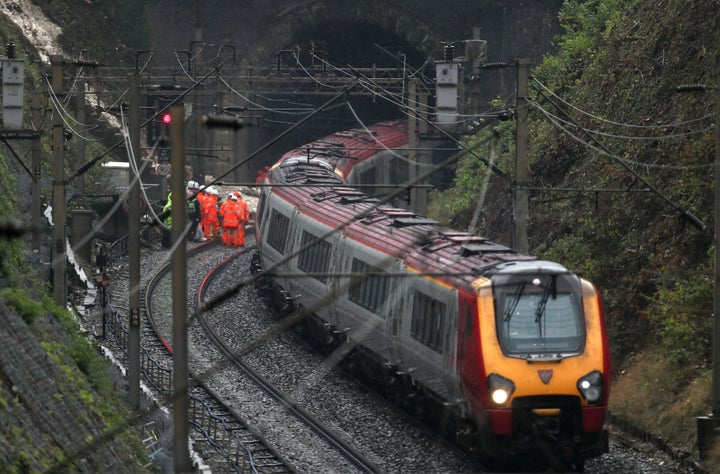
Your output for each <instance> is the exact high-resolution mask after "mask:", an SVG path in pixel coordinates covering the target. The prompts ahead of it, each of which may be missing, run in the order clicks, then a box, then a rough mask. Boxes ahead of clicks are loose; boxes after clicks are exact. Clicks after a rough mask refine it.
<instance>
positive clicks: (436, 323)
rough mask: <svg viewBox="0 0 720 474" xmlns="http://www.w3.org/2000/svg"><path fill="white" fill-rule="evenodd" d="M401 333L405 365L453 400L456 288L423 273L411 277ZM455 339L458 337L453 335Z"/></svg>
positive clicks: (426, 383) (429, 385)
mask: <svg viewBox="0 0 720 474" xmlns="http://www.w3.org/2000/svg"><path fill="white" fill-rule="evenodd" d="M409 280H411V287H410V289H409V291H408V292H407V293H408V298H407V299H406V301H407V304H406V305H405V306H404V310H403V313H402V315H403V316H402V327H401V332H400V339H401V347H402V359H403V366H404V368H405V370H406V371H410V372H412V375H413V378H414V379H415V380H417V381H418V382H419V383H420V384H422V385H423V386H424V387H426V388H428V389H430V390H431V391H433V392H435V393H437V394H439V395H440V396H442V397H444V398H445V399H450V391H449V390H448V387H447V385H446V376H447V375H446V371H447V367H446V365H447V364H446V360H447V357H448V353H449V345H450V337H449V328H450V325H451V324H450V322H449V320H450V319H453V311H457V304H456V303H454V302H453V295H454V293H453V289H452V288H450V287H448V286H446V285H443V284H441V283H439V282H437V281H435V280H432V279H430V278H426V277H423V276H420V275H417V274H415V275H411V276H409ZM453 340H454V338H453Z"/></svg>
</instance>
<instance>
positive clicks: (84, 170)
mask: <svg viewBox="0 0 720 474" xmlns="http://www.w3.org/2000/svg"><path fill="white" fill-rule="evenodd" d="M221 66H222V64H219V65H218V66H215V68H213V70H211V71H210V72H208V73H207V74H205V75H204V76H203V77H202V78H201V79H200V80H199V81H197V82H196V83H194V84H192V85H191V86H190V87H188V88H187V89H185V91H183V92H182V93H181V94H179V95H178V96H177V97H175V98H174V99H173V100H171V101H170V102H169V103H168V104H167V107H171V106H172V105H174V104H176V103H178V102H179V101H180V100H182V99H183V98H184V97H185V96H186V95H188V94H189V93H190V92H192V90H193V89H194V88H195V87H197V86H198V84H201V83H202V81H203V80H204V79H206V78H208V77H210V76H211V75H212V74H214V73H216V72H217V71H219V69H220V67H221ZM160 113H161V111H157V112H155V113H154V114H153V115H152V116H151V117H150V118H148V119H147V120H145V121H144V122H143V123H142V124H140V128H142V127H144V126H146V125H147V124H148V123H150V122H152V121H153V120H155V119H156V118H157V117H158V116H159V115H160ZM123 143H125V138H122V139H120V140H118V141H117V142H115V143H114V144H113V145H112V146H110V147H108V149H107V150H105V151H104V152H103V153H101V154H99V155H98V156H96V157H95V158H93V159H92V160H90V161H88V162H87V163H85V164H84V165H83V166H81V167H80V169H78V170H77V171H76V172H75V174H74V175H72V176H71V177H70V178H69V181H72V180H74V179H75V178H77V177H78V176H80V175H83V174H85V173H87V172H88V171H89V170H90V168H92V167H93V166H95V165H96V164H97V163H98V162H99V161H100V160H102V159H103V158H105V157H106V156H107V155H108V154H109V153H110V152H112V151H113V150H115V149H116V148H117V147H119V146H120V145H122V144H123Z"/></svg>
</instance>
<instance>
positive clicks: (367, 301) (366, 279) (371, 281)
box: [348, 258, 390, 317]
mask: <svg viewBox="0 0 720 474" xmlns="http://www.w3.org/2000/svg"><path fill="white" fill-rule="evenodd" d="M351 271H352V273H353V276H352V277H351V278H350V288H349V289H348V299H349V300H350V301H352V302H353V303H355V304H356V305H358V306H362V307H363V308H365V309H367V310H368V311H371V312H373V313H375V314H380V315H382V314H381V313H380V309H382V307H383V305H384V304H385V301H387V298H388V294H389V287H390V279H389V278H388V277H386V276H383V275H380V273H385V272H384V271H383V270H381V269H379V268H377V267H375V266H373V265H370V264H369V263H366V262H363V261H362V260H360V259H357V258H353V261H352V270H351ZM382 316H383V317H384V315H382Z"/></svg>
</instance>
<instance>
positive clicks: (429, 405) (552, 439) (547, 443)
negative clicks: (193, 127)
mask: <svg viewBox="0 0 720 474" xmlns="http://www.w3.org/2000/svg"><path fill="white" fill-rule="evenodd" d="M261 269H262V264H261V262H260V258H259V256H258V255H257V254H255V256H254V257H253V263H252V271H253V273H257V272H259V271H260V270H261ZM255 287H256V290H257V291H258V294H259V295H260V296H261V297H262V298H263V300H264V302H265V303H266V305H267V306H268V307H269V308H270V309H271V310H272V311H273V313H274V315H275V317H277V318H278V319H283V318H287V317H290V316H291V315H295V316H297V315H301V317H300V318H299V321H298V322H297V323H295V324H294V325H293V329H294V330H295V331H296V332H297V333H299V334H300V335H301V336H302V337H303V339H304V340H305V341H308V342H311V343H312V346H313V347H314V348H315V349H316V350H318V351H319V352H321V353H324V354H330V353H332V352H334V351H337V350H343V351H344V352H345V353H346V354H345V357H344V358H343V363H342V368H343V369H344V370H346V371H347V372H349V373H351V374H352V375H353V376H356V377H359V378H360V379H361V380H362V381H363V382H365V383H367V384H368V385H371V386H372V387H373V388H374V389H375V390H376V391H378V392H380V393H381V394H383V395H384V396H385V397H386V399H388V400H390V401H391V402H392V403H394V404H395V405H396V406H398V407H399V408H401V409H402V410H403V411H405V412H406V413H408V414H409V415H410V416H412V417H413V418H414V419H416V420H417V421H419V422H421V423H422V424H424V425H426V426H428V427H430V428H432V429H433V430H435V431H436V432H438V433H440V434H441V435H442V436H443V437H444V438H445V439H448V440H449V441H451V442H452V443H454V444H456V445H457V446H459V447H460V448H461V449H463V451H465V452H466V453H468V454H469V455H472V456H475V457H477V458H479V459H482V460H483V462H485V463H487V464H489V465H490V467H492V468H493V469H496V470H498V471H505V470H517V469H523V470H527V469H528V466H532V467H533V468H537V467H538V466H542V468H545V467H549V468H550V469H553V470H555V469H558V470H560V471H562V472H582V471H583V470H584V463H585V460H586V459H588V458H592V457H596V456H598V455H600V454H602V453H604V452H607V450H608V433H607V431H603V432H600V433H583V432H582V427H581V425H582V414H581V412H580V411H581V409H580V407H579V405H578V406H577V407H574V406H569V405H572V404H573V402H572V401H570V400H566V401H557V400H553V401H550V400H547V399H546V400H541V399H539V398H536V399H526V400H518V402H517V403H516V405H514V406H513V415H512V424H513V427H512V433H513V434H512V435H500V436H498V435H497V434H495V433H493V432H492V430H491V429H490V423H489V422H487V423H485V425H484V426H483V427H479V426H478V424H477V423H476V422H475V421H474V420H473V419H472V418H469V417H467V416H464V414H463V411H462V410H461V409H460V407H458V406H457V405H453V404H448V403H447V402H446V401H445V400H443V399H441V398H440V397H439V396H437V395H436V394H435V393H433V392H430V391H429V390H426V389H425V388H424V387H422V386H420V385H418V384H416V383H415V380H414V378H413V377H412V376H411V374H409V373H407V372H403V371H402V370H400V369H399V367H397V366H395V365H394V364H391V363H389V362H387V361H385V360H382V359H381V358H379V357H378V356H377V354H375V353H372V352H371V351H368V350H367V349H365V348H363V347H361V346H357V345H353V344H352V343H350V342H349V341H348V338H347V336H346V335H345V333H344V332H343V331H340V330H338V329H337V328H335V327H333V326H332V325H331V324H328V323H327V322H325V321H323V320H322V319H320V318H318V317H316V316H315V315H313V314H309V313H308V314H302V310H303V308H302V307H300V306H299V305H298V304H297V302H296V301H294V299H293V298H292V296H291V295H289V294H288V293H287V291H285V290H284V289H282V288H281V287H279V286H278V285H277V284H275V283H274V282H273V281H272V280H271V279H269V278H266V277H260V278H259V279H257V280H256V282H255ZM568 398H571V397H568ZM558 404H560V405H564V406H565V409H564V410H563V412H564V413H566V414H567V415H566V416H564V417H561V418H558V419H552V420H550V419H549V418H547V417H537V416H534V415H533V409H534V408H536V407H540V406H546V405H552V406H557V405H558ZM566 433H572V434H571V435H569V436H568V435H567V434H566Z"/></svg>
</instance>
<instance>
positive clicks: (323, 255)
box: [298, 230, 332, 283]
mask: <svg viewBox="0 0 720 474" xmlns="http://www.w3.org/2000/svg"><path fill="white" fill-rule="evenodd" d="M308 246H310V247H308ZM300 247H301V248H305V247H308V248H307V249H305V250H303V251H302V252H300V256H299V257H298V270H302V271H304V272H305V273H312V274H313V275H311V276H312V278H314V279H316V280H317V281H320V282H322V283H325V282H326V281H327V280H328V274H327V273H328V268H329V267H330V251H331V250H332V245H331V244H330V242H326V241H324V240H318V237H316V236H314V235H313V234H311V233H310V232H308V231H306V230H304V231H303V233H302V239H301V242H300Z"/></svg>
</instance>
